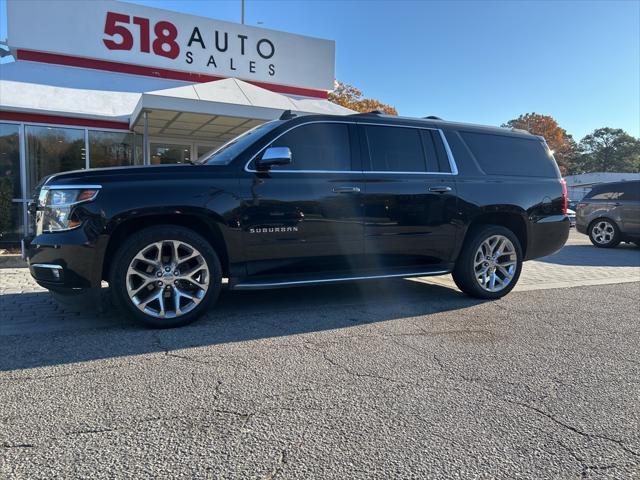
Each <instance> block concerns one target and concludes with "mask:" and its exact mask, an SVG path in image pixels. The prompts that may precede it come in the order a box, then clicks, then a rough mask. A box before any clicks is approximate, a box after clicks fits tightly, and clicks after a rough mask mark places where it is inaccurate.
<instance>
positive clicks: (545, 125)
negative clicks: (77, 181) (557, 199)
mask: <svg viewBox="0 0 640 480" xmlns="http://www.w3.org/2000/svg"><path fill="white" fill-rule="evenodd" d="M502 126H503V127H508V128H519V129H521V130H526V131H527V132H529V133H532V134H534V135H541V136H543V137H544V139H545V140H546V141H547V145H549V148H550V149H551V150H552V151H553V156H554V157H555V159H556V162H558V167H560V173H562V175H563V176H564V175H567V174H569V173H571V171H572V170H573V166H574V162H575V160H576V157H577V155H578V145H577V144H576V142H575V140H574V139H573V137H572V136H571V135H569V134H568V133H567V131H566V130H565V129H564V128H562V127H560V125H558V122H556V120H555V119H554V118H553V117H551V116H550V115H541V114H539V113H535V112H534V113H525V114H524V115H520V116H519V117H518V118H515V119H513V120H509V121H508V122H507V123H505V124H503V125H502Z"/></svg>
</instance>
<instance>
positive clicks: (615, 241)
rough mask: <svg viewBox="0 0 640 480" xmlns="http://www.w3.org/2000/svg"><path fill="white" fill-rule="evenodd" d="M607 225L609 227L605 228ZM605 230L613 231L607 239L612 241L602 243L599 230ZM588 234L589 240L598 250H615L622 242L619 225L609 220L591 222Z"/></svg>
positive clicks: (602, 219) (600, 219)
mask: <svg viewBox="0 0 640 480" xmlns="http://www.w3.org/2000/svg"><path fill="white" fill-rule="evenodd" d="M605 224H606V225H607V226H604V225H605ZM603 228H605V229H607V230H608V229H609V228H612V229H613V232H610V233H609V234H608V235H607V238H609V237H610V240H606V241H602V239H601V238H602V237H601V236H600V235H598V233H599V230H602V229H603ZM588 233H589V240H591V243H592V244H593V245H594V246H595V247H598V248H614V247H617V246H618V245H619V244H620V241H621V240H622V239H621V237H620V229H619V228H618V225H616V222H614V221H613V220H611V219H609V218H598V219H596V220H594V221H593V222H591V223H590V224H589V230H588Z"/></svg>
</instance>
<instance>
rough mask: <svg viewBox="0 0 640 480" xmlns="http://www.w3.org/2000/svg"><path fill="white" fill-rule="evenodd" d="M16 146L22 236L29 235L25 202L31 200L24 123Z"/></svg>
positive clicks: (19, 129) (19, 131)
mask: <svg viewBox="0 0 640 480" xmlns="http://www.w3.org/2000/svg"><path fill="white" fill-rule="evenodd" d="M18 144H19V147H18V148H19V152H20V189H21V190H22V191H21V192H20V199H21V200H22V202H21V205H22V228H23V232H22V234H23V236H25V237H26V236H27V235H28V234H29V214H28V213H27V201H29V200H30V198H31V192H30V191H29V187H28V178H29V175H28V172H27V137H26V132H25V127H24V123H21V124H20V127H19V128H18Z"/></svg>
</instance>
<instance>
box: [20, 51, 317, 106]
mask: <svg viewBox="0 0 640 480" xmlns="http://www.w3.org/2000/svg"><path fill="white" fill-rule="evenodd" d="M16 57H17V59H18V60H29V61H31V62H42V63H53V64H56V65H67V66H70V67H81V68H92V69H94V70H106V71H108V72H120V73H129V74H132V75H144V76H147V77H155V78H168V79H172V80H182V81H185V82H192V83H203V82H212V81H215V80H223V79H225V78H226V77H220V76H216V75H205V74H202V73H190V72H181V71H179V70H170V69H166V68H156V67H143V66H141V65H130V64H128V63H120V62H111V61H107V60H95V59H91V58H82V57H73V56H70V55H60V54H57V53H46V52H38V51H34V50H22V49H19V50H17V52H16ZM247 83H251V84H252V85H255V86H256V87H261V88H264V89H267V90H271V91H272V92H277V93H288V94H291V95H302V96H305V97H316V98H323V99H326V98H327V92H326V91H324V90H314V89H311V88H300V87H290V86H287V85H278V84H275V83H265V82H255V81H251V80H247Z"/></svg>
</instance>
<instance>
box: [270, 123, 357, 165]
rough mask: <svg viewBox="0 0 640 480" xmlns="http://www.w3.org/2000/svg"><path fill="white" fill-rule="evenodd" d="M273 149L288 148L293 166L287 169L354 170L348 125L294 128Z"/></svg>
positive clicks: (311, 125)
mask: <svg viewBox="0 0 640 480" xmlns="http://www.w3.org/2000/svg"><path fill="white" fill-rule="evenodd" d="M271 146H273V147H289V149H290V150H291V156H292V159H293V163H292V164H291V165H284V166H281V167H274V170H277V169H278V168H280V169H284V170H351V146H350V143H349V125H348V124H346V123H310V124H308V125H302V126H300V127H297V128H294V129H293V130H291V131H289V132H287V133H285V134H284V135H282V136H281V137H280V138H278V139H276V140H275V141H274V142H273V143H272V144H271Z"/></svg>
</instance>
